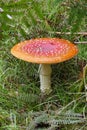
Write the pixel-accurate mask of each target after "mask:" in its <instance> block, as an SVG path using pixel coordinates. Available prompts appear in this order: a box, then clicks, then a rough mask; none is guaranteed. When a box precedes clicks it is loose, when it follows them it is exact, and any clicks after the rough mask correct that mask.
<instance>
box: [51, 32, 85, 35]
mask: <svg viewBox="0 0 87 130" xmlns="http://www.w3.org/2000/svg"><path fill="white" fill-rule="evenodd" d="M50 33H56V34H67V35H70V34H72V33H71V32H50ZM73 34H76V35H87V32H76V33H73Z"/></svg>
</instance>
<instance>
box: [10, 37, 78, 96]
mask: <svg viewBox="0 0 87 130" xmlns="http://www.w3.org/2000/svg"><path fill="white" fill-rule="evenodd" d="M11 53H12V54H13V55H14V56H15V57H17V58H19V59H22V60H24V61H28V62H32V63H38V64H40V67H39V73H40V89H41V92H42V93H45V94H48V93H50V92H51V72H52V70H51V65H50V64H54V63H59V62H63V61H66V60H68V59H71V58H72V57H73V56H75V55H76V54H77V53H78V49H77V47H76V46H75V45H74V44H72V43H71V42H70V41H68V40H64V39H59V38H36V39H31V40H26V41H24V42H21V43H19V44H16V45H15V46H14V47H13V48H12V49H11Z"/></svg>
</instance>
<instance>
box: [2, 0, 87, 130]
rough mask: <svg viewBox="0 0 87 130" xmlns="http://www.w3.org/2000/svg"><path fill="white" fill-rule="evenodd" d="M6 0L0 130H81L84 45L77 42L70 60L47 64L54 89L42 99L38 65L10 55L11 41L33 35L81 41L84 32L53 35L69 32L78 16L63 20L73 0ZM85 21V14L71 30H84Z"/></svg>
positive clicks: (86, 109)
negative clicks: (80, 33) (75, 53)
mask: <svg viewBox="0 0 87 130" xmlns="http://www.w3.org/2000/svg"><path fill="white" fill-rule="evenodd" d="M5 2H6V1H5V0H4V1H1V3H0V4H1V7H2V8H3V9H4V12H3V13H1V14H0V18H1V21H0V28H1V31H0V33H1V34H0V130H35V127H36V130H41V129H44V130H45V129H46V130H48V129H52V130H55V129H58V127H59V129H61V130H76V129H79V130H86V129H87V121H86V120H85V119H87V117H86V116H87V104H86V98H85V88H84V83H83V77H82V70H83V67H84V66H85V65H86V64H87V44H77V46H78V48H79V53H78V55H77V56H76V57H75V58H73V59H71V60H69V61H66V62H63V63H60V64H55V65H52V90H53V91H52V93H51V94H50V95H48V96H45V97H44V98H43V97H42V95H41V93H40V82H39V74H38V67H39V65H38V64H32V63H27V62H24V61H22V60H19V59H16V58H15V57H13V56H12V55H11V53H10V49H11V48H12V47H13V45H15V44H16V43H18V42H20V41H22V40H25V39H30V38H35V37H60V38H65V39H69V40H70V41H72V42H74V41H86V40H87V36H84V35H82V36H81V35H74V34H72V35H66V34H63V35H61V34H60V35H57V34H56V31H61V32H67V31H71V33H72V30H74V29H75V28H74V29H73V26H74V25H73V22H76V21H78V22H79V20H78V19H79V17H78V15H77V18H74V19H73V21H72V20H70V21H69V22H68V18H69V14H72V9H73V5H75V6H76V3H75V1H73V2H74V3H73V2H71V3H67V2H66V1H59V3H58V1H57V0H52V1H51V3H50V0H48V1H43V0H42V1H38V2H41V3H40V4H37V3H38V2H36V3H34V4H33V5H32V1H31V0H30V1H28V0H26V1H24V0H18V2H16V3H15V4H14V3H13V1H10V3H9V1H7V3H5ZM27 2H30V3H29V4H27ZM84 2H85V1H84ZM84 2H83V4H84ZM35 4H37V5H38V6H37V7H36V6H34V5H35ZM79 4H82V2H81V1H80V2H79ZM19 5H21V6H19ZM60 5H61V8H60ZM62 5H65V6H62ZM66 5H67V6H66ZM8 7H9V8H8ZM31 7H32V8H31ZM42 7H43V8H42ZM53 7H54V8H53ZM68 7H69V8H68ZM77 7H78V8H77V9H78V10H80V8H79V6H77ZM25 9H26V10H27V11H24V10H25ZM29 9H31V10H29ZM11 10H12V11H13V10H17V11H16V12H15V11H14V12H11ZM20 10H21V11H20ZM18 11H20V13H19V12H18ZM22 11H23V13H22ZM29 11H30V12H29ZM80 11H81V10H80ZM7 13H9V14H10V15H12V17H13V19H12V21H11V20H10V19H8V18H7V17H6V14H7ZM74 13H75V12H74ZM72 15H73V14H72ZM26 16H27V17H26ZM73 17H74V16H73ZM74 20H75V21H74ZM85 20H86V17H85V16H84V17H83V19H82V22H81V23H80V24H81V25H79V28H78V27H76V30H74V31H75V32H78V31H86V26H87V24H86V23H85ZM61 21H62V22H61ZM1 25H2V26H1ZM82 25H83V26H82ZM77 28H78V29H77ZM52 32H54V33H52ZM86 79H87V76H86ZM67 116H68V117H67ZM60 119H61V121H60ZM74 121H76V122H74ZM61 122H62V123H61ZM78 122H79V123H78ZM40 125H42V126H41V127H42V128H40ZM48 126H49V127H50V128H48ZM46 127H47V128H46Z"/></svg>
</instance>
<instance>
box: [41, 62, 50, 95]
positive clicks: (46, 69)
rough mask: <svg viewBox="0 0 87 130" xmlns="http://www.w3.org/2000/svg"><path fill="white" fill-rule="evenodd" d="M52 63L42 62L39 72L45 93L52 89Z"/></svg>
mask: <svg viewBox="0 0 87 130" xmlns="http://www.w3.org/2000/svg"><path fill="white" fill-rule="evenodd" d="M51 73H52V69H51V65H50V64H40V66H39V74H40V90H41V92H42V93H44V94H49V93H50V92H51V91H52V90H51Z"/></svg>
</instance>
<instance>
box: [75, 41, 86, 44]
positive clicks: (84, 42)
mask: <svg viewBox="0 0 87 130" xmlns="http://www.w3.org/2000/svg"><path fill="white" fill-rule="evenodd" d="M74 43H75V44H87V42H86V41H83V42H74Z"/></svg>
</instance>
